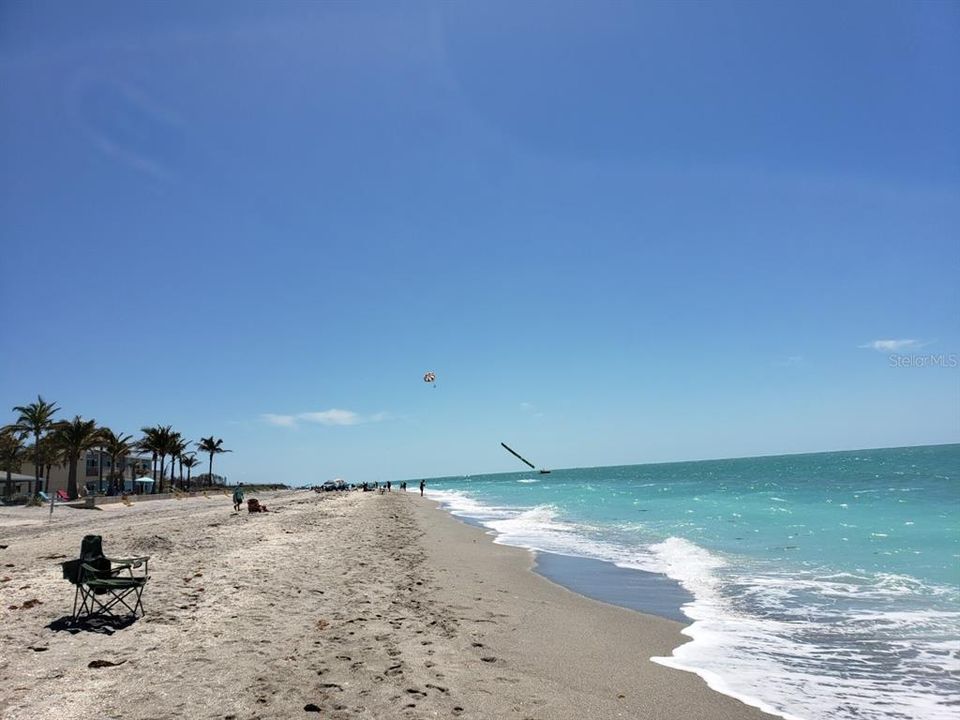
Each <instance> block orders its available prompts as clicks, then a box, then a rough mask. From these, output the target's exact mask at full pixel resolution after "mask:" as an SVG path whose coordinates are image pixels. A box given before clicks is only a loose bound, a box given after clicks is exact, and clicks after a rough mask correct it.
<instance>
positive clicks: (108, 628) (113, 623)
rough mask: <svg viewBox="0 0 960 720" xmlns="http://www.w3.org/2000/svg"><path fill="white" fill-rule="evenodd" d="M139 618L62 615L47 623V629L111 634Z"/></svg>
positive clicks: (128, 616) (130, 616) (71, 632)
mask: <svg viewBox="0 0 960 720" xmlns="http://www.w3.org/2000/svg"><path fill="white" fill-rule="evenodd" d="M139 619H140V618H139V617H137V616H136V615H127V616H123V617H111V616H99V615H91V616H87V617H83V618H80V619H79V620H74V618H73V616H72V615H64V616H63V617H61V618H57V619H56V620H54V621H53V622H52V623H50V624H49V625H47V630H53V631H54V632H68V633H70V634H71V635H76V634H77V633H81V632H90V633H98V634H100V635H113V634H114V633H115V632H117V631H118V630H124V629H126V628H128V627H130V626H131V625H133V624H134V623H135V622H136V621H137V620H139Z"/></svg>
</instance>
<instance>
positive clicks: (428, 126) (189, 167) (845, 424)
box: [0, 0, 960, 484]
mask: <svg viewBox="0 0 960 720" xmlns="http://www.w3.org/2000/svg"><path fill="white" fill-rule="evenodd" d="M958 37H960V4H957V3H950V2H911V3H905V2H883V1H878V2H841V3H836V2H777V3H754V2H718V3H675V2H645V3H628V2H591V3H583V2H562V1H551V2H538V1H535V0H527V1H525V2H522V3H515V2H462V3H420V2H409V3H401V4H398V3H386V2H385V3H360V2H358V3H347V2H343V3H335V2H330V3H316V2H315V3H306V2H304V3H283V2H276V3H261V2H250V3H244V2H229V3H228V2H206V3H191V2H165V3H146V2H142V3H126V2H85V3H69V2H53V3H51V2H22V1H21V2H12V1H10V0H7V1H6V2H2V3H0V157H2V162H0V246H2V253H0V271H2V281H0V305H2V307H3V309H4V312H3V315H4V321H3V331H2V333H0V348H2V351H0V421H5V420H3V416H2V413H3V412H7V410H6V408H12V407H13V406H14V405H20V404H24V403H28V402H30V401H32V400H34V399H35V398H36V396H37V395H38V394H41V395H42V396H43V397H44V398H45V399H48V400H53V401H56V402H57V404H58V405H59V406H60V407H61V409H62V410H61V413H60V416H61V417H72V416H73V415H76V414H79V415H82V416H83V417H85V418H91V417H92V418H95V419H96V420H97V421H98V422H99V423H101V424H103V425H107V426H109V427H111V428H112V429H114V430H117V431H122V432H127V433H133V434H137V433H138V429H139V428H141V427H143V426H145V425H154V424H164V425H166V424H170V425H173V426H174V428H175V429H177V430H179V431H181V432H182V433H183V434H184V435H185V436H186V437H189V438H193V439H199V438H200V437H201V436H209V435H214V436H216V437H220V438H223V440H224V446H225V447H227V448H230V449H231V450H232V451H233V452H232V453H230V454H228V455H224V456H220V457H219V458H218V460H217V467H216V469H217V470H219V471H222V472H224V473H225V474H226V475H227V476H228V477H229V479H230V480H231V481H233V482H255V481H274V482H288V483H294V484H301V483H314V482H323V481H325V480H328V479H331V478H334V477H342V478H344V479H346V480H348V481H350V482H363V481H375V480H381V481H382V480H387V479H394V480H398V479H413V478H420V477H434V476H441V475H463V474H479V473H486V472H503V471H513V470H520V469H522V466H521V465H519V464H518V461H516V460H515V459H514V458H513V457H511V456H510V455H508V454H507V453H505V452H504V451H503V450H502V448H500V442H501V441H505V442H507V443H508V444H510V445H512V446H513V447H515V448H516V449H518V450H519V451H520V452H522V453H523V454H524V455H526V456H527V457H529V458H530V459H531V460H533V461H534V462H535V463H536V464H537V465H539V466H544V467H551V468H562V467H585V466H599V465H617V464H631V463H642V462H662V461H672V460H688V459H699V458H720V457H740V456H750V455H760V454H779V453H790V452H808V451H823V450H834V449H853V448H864V447H884V446H903V445H918V444H935V443H948V442H960V292H958V288H960V282H958V279H960V139H958V132H957V128H958V127H960V84H958V83H957V81H956V78H957V77H958V76H960V41H958V39H957V38H958ZM428 371H432V372H434V373H436V377H437V381H436V387H434V386H433V385H432V384H429V383H425V382H424V381H423V375H424V373H426V372H428ZM7 418H8V419H9V420H13V419H14V415H13V413H12V411H10V412H8V414H7Z"/></svg>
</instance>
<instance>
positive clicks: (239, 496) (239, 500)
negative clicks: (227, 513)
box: [233, 483, 243, 512]
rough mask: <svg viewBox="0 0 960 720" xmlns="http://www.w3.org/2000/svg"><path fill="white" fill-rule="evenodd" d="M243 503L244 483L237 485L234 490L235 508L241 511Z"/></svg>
mask: <svg viewBox="0 0 960 720" xmlns="http://www.w3.org/2000/svg"><path fill="white" fill-rule="evenodd" d="M241 505H243V483H240V484H239V485H237V487H236V489H235V490H234V491H233V509H234V510H236V511H237V512H240V506H241Z"/></svg>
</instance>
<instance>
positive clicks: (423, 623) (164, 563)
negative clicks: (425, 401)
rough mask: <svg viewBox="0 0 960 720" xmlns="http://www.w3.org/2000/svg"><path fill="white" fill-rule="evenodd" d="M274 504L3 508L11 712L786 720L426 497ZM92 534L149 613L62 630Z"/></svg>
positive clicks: (308, 496) (3, 649)
mask: <svg viewBox="0 0 960 720" xmlns="http://www.w3.org/2000/svg"><path fill="white" fill-rule="evenodd" d="M257 497H259V498H260V499H261V501H263V502H265V503H266V504H267V505H268V507H269V508H270V509H271V510H272V512H270V513H268V514H264V515H249V514H247V513H246V512H245V511H244V512H243V513H233V512H232V507H231V501H230V499H229V497H226V496H222V495H213V496H211V497H209V498H204V497H197V498H189V499H184V500H159V501H145V502H138V503H135V504H134V506H133V507H125V506H123V505H120V504H117V505H110V506H104V507H103V509H102V510H97V511H89V510H79V509H77V510H74V509H70V508H58V509H57V510H56V512H55V514H54V515H53V517H52V519H51V518H50V517H49V516H48V514H47V510H46V509H41V508H2V509H0V602H2V608H0V684H2V687H3V692H2V693H0V717H2V718H5V719H9V720H27V719H34V718H63V719H64V720H67V719H74V718H75V719H78V720H79V719H86V718H91V719H92V718H104V717H106V718H183V717H187V718H220V719H221V720H230V719H236V720H245V719H248V718H294V717H304V718H310V717H328V718H357V717H361V718H391V717H398V718H434V717H463V718H510V717H514V718H523V719H526V718H536V719H538V720H549V719H551V718H558V719H559V718H571V719H573V718H583V717H592V718H651V719H659V718H663V719H667V718H676V719H677V720H681V719H683V720H690V719H696V718H704V719H705V720H706V719H707V718H709V719H711V720H725V719H727V718H731V719H732V718H743V719H750V718H767V717H770V716H768V715H765V714H763V713H761V712H760V711H758V710H755V709H753V708H750V707H747V706H746V705H743V704H742V703H740V702H738V701H736V700H734V699H732V698H729V697H726V696H724V695H720V694H718V693H715V692H713V691H712V690H710V689H709V688H708V687H707V686H706V684H705V683H704V682H703V681H702V680H701V679H700V678H698V677H697V676H695V675H692V674H689V673H684V672H679V671H676V670H671V669H669V668H666V667H663V666H660V665H657V664H655V663H652V662H650V661H649V658H650V657H651V656H659V655H669V654H670V652H671V650H672V648H674V647H675V646H677V645H679V644H681V643H682V642H684V640H685V638H684V637H683V636H682V635H681V634H680V629H681V627H682V626H681V625H680V624H679V623H676V622H673V621H670V620H666V619H662V618H658V617H653V616H649V615H644V614H641V613H637V612H634V611H631V610H626V609H623V608H618V607H613V606H610V605H606V604H604V603H600V602H597V601H594V600H590V599H587V598H584V597H582V596H580V595H577V594H575V593H573V592H570V591H568V590H566V589H564V588H562V587H560V586H558V585H555V584H553V583H551V582H550V581H548V580H546V579H544V578H543V577H541V576H539V575H537V574H535V573H533V572H531V567H532V565H533V555H532V554H531V553H529V552H527V551H525V550H520V549H516V548H510V547H505V546H501V545H496V544H494V543H493V542H492V541H491V538H490V536H489V535H487V534H485V533H484V532H483V531H481V530H479V529H477V528H475V527H471V526H468V525H466V524H463V523H461V522H459V521H457V520H455V519H454V518H452V517H451V516H449V515H448V514H447V513H445V512H443V511H440V510H438V509H437V506H436V504H435V503H433V502H431V501H429V500H426V499H421V498H420V497H419V496H418V495H417V494H416V493H406V494H404V493H391V494H386V495H378V494H374V493H356V492H355V493H330V494H326V495H316V494H314V493H310V492H299V491H298V492H293V491H290V492H282V493H275V494H270V493H265V494H261V495H257ZM88 533H89V534H100V535H102V536H103V538H104V550H105V552H106V554H107V555H114V556H127V555H131V554H146V555H150V556H151V559H150V575H151V579H150V581H149V583H148V585H147V588H146V591H145V593H144V605H145V609H146V614H145V616H144V617H143V618H141V619H139V620H137V621H136V622H134V623H132V624H130V625H129V626H127V627H123V628H121V629H117V630H115V631H113V632H109V633H105V632H91V631H86V630H84V631H79V632H71V630H70V629H69V628H68V627H67V625H66V623H65V622H64V618H65V617H67V616H68V615H69V613H70V611H71V606H72V602H73V588H72V586H71V585H69V583H67V582H66V581H64V580H63V579H62V578H61V573H60V566H59V565H58V563H59V562H60V561H61V560H64V559H72V558H74V557H75V556H76V555H77V552H78V550H79V545H80V540H81V538H82V536H83V535H85V534H88ZM31 601H39V602H31ZM97 660H105V661H108V662H109V663H113V665H110V666H105V667H91V666H90V665H91V663H94V661H97ZM94 664H95V665H96V664H97V663H94Z"/></svg>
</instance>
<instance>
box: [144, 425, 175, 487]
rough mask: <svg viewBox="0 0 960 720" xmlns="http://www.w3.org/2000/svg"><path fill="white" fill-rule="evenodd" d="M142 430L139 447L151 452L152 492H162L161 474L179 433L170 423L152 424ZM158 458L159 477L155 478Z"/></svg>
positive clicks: (162, 474) (164, 471)
mask: <svg viewBox="0 0 960 720" xmlns="http://www.w3.org/2000/svg"><path fill="white" fill-rule="evenodd" d="M140 430H141V432H143V434H144V436H143V440H141V441H140V447H141V449H143V450H145V451H147V452H149V453H152V454H153V461H154V465H153V479H154V481H155V482H154V483H153V491H152V492H154V493H161V492H163V476H164V474H165V473H166V470H167V464H166V463H167V455H169V454H170V453H171V451H172V450H174V449H175V444H174V439H175V436H178V435H179V433H176V432H174V431H173V428H172V427H171V426H170V425H154V426H153V427H145V428H140ZM158 457H159V458H160V478H159V480H158V479H157V465H156V461H157V458H158Z"/></svg>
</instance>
